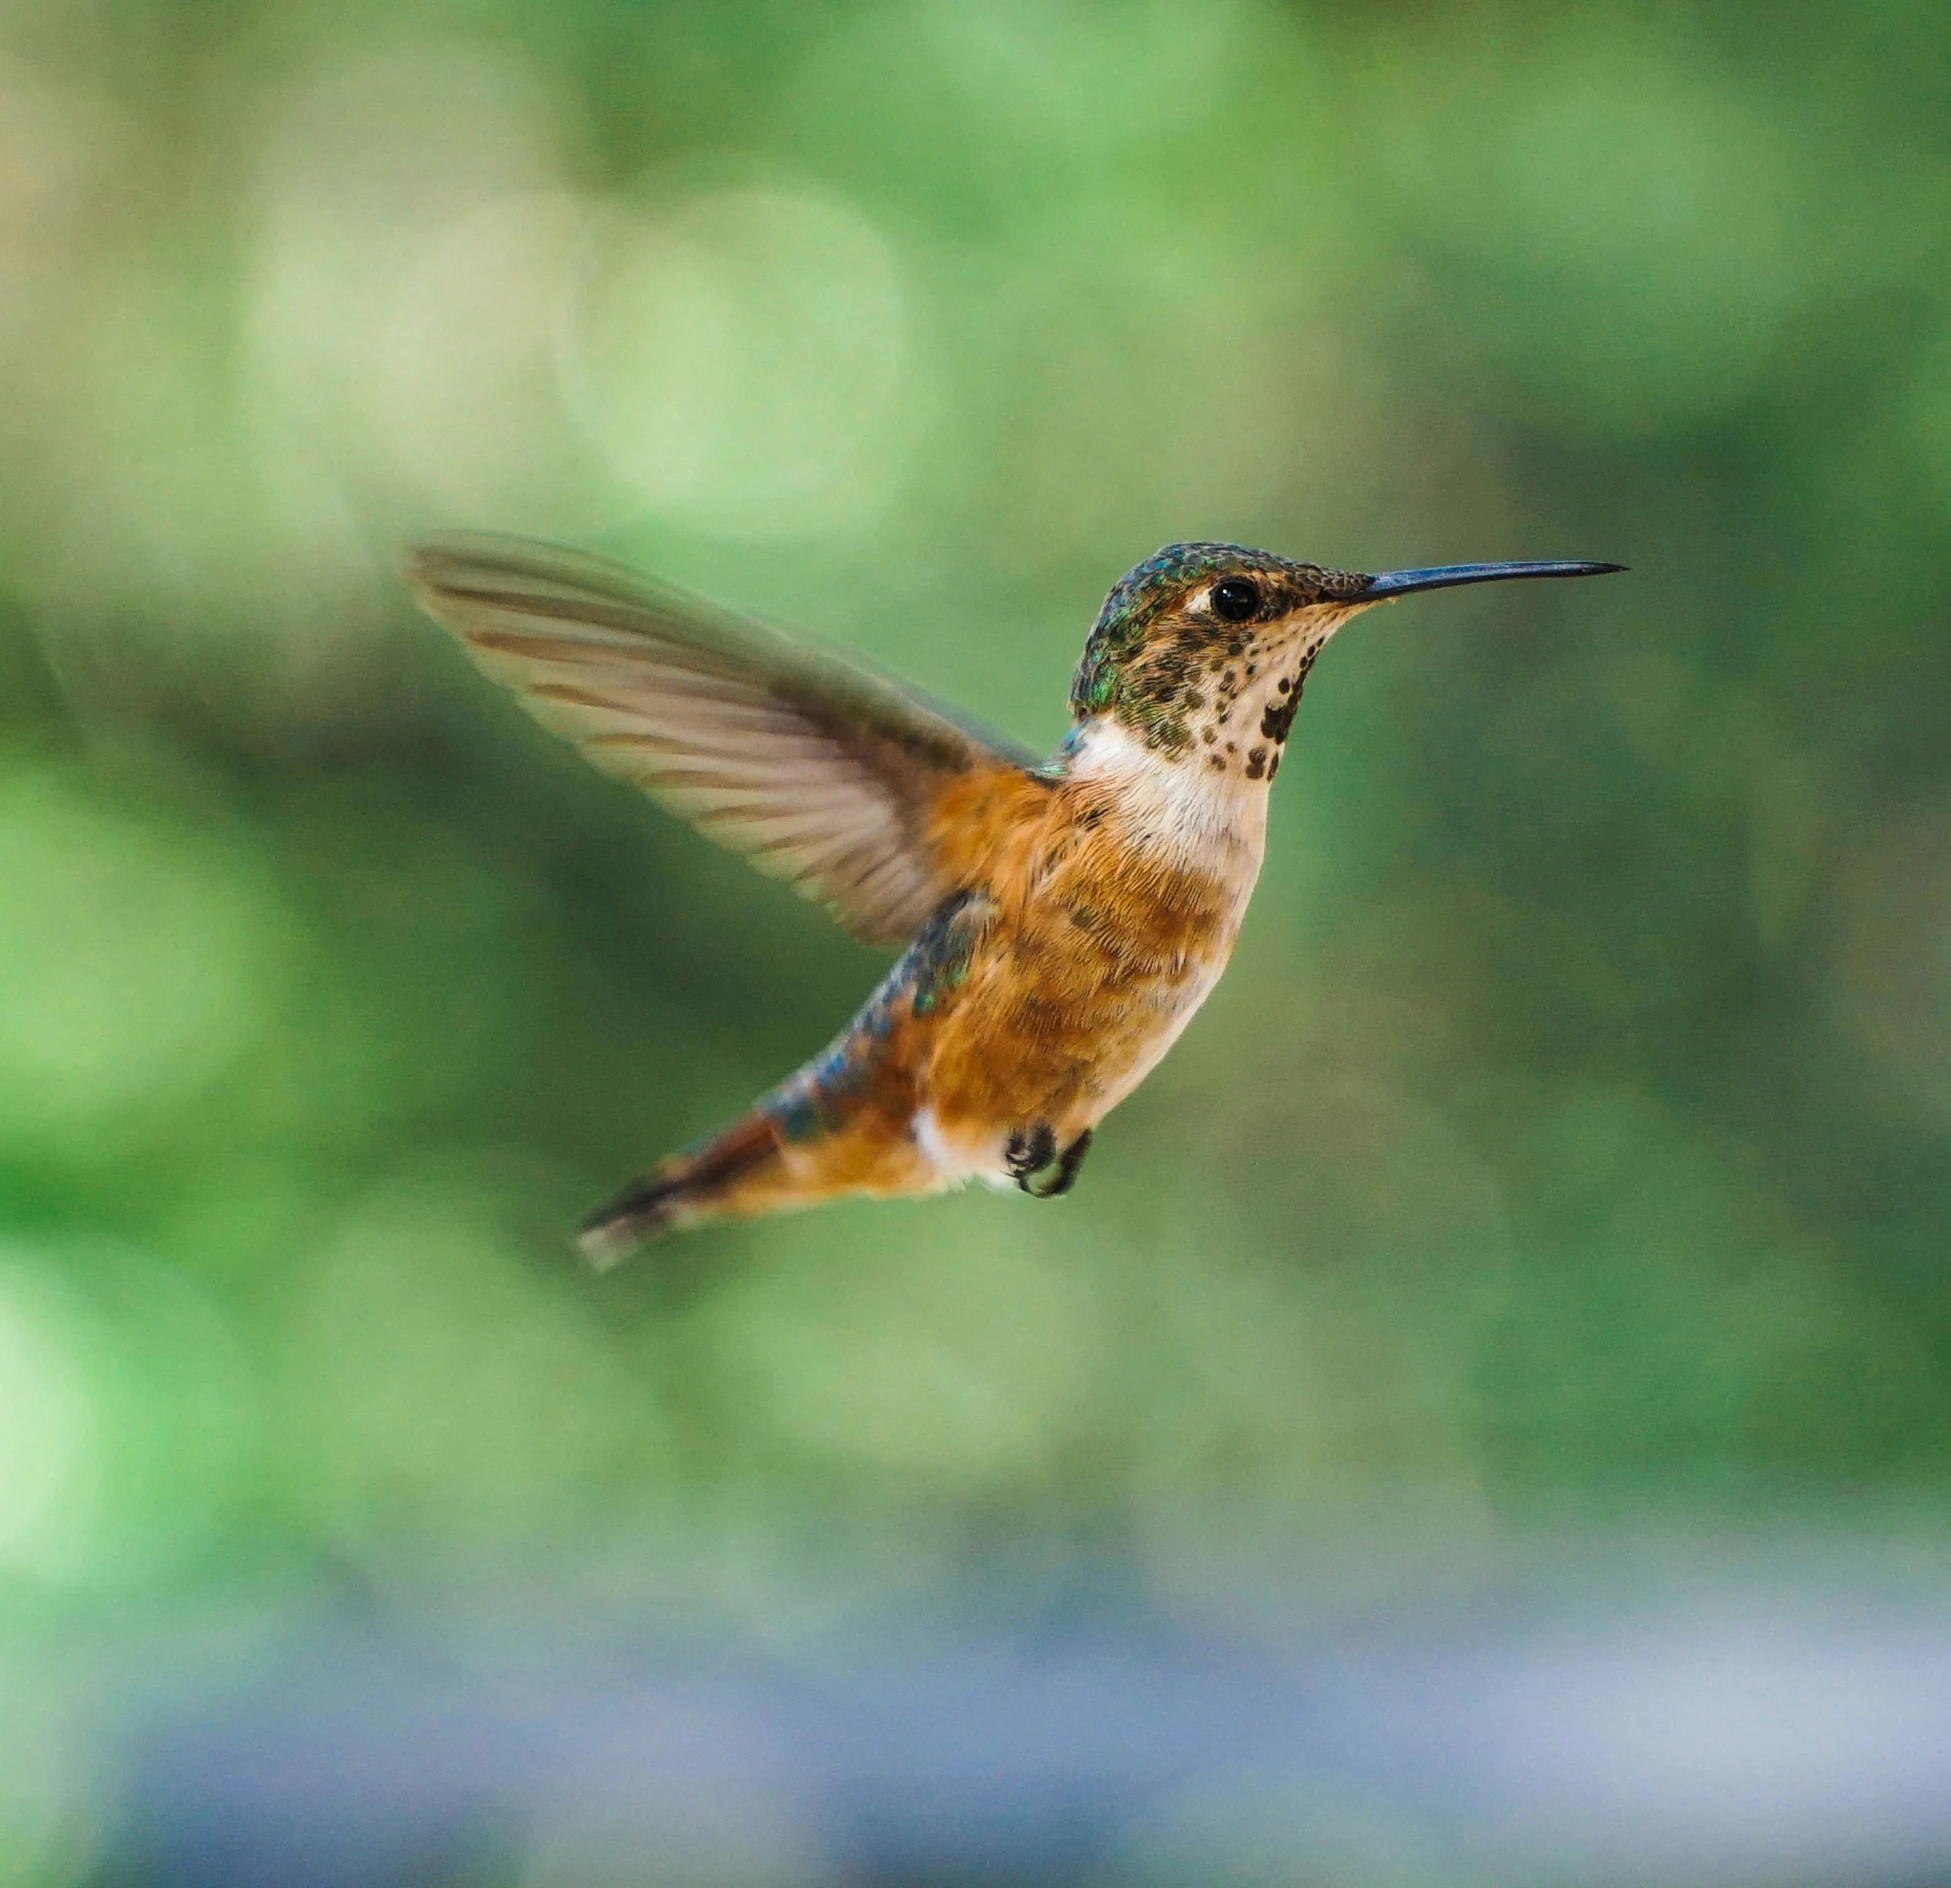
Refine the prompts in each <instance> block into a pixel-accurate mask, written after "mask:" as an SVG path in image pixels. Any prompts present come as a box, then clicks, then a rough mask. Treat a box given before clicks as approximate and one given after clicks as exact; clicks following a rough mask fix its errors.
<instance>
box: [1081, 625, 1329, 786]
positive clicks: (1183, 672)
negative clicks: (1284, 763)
mask: <svg viewBox="0 0 1951 1888" xmlns="http://www.w3.org/2000/svg"><path fill="white" fill-rule="evenodd" d="M1359 607H1360V606H1358V605H1355V606H1349V607H1347V608H1337V607H1335V606H1332V605H1322V606H1319V607H1318V608H1316V609H1313V610H1309V611H1307V612H1305V613H1304V614H1303V615H1300V616H1298V617H1295V618H1291V619H1290V620H1289V621H1288V622H1287V623H1286V624H1285V625H1283V626H1281V627H1280V628H1278V629H1274V630H1269V629H1268V628H1267V627H1265V626H1264V625H1261V626H1252V627H1248V628H1245V629H1243V630H1242V631H1241V632H1240V633H1239V634H1237V635H1232V634H1229V635H1225V636H1223V637H1218V638H1214V637H1212V636H1211V635H1210V634H1209V635H1208V636H1206V637H1204V638H1202V639H1200V641H1199V642H1198V643H1196V644H1195V643H1194V642H1193V639H1192V638H1190V637H1188V638H1184V639H1182V640H1181V641H1179V644H1178V646H1177V647H1174V646H1173V643H1172V642H1167V643H1165V644H1163V645H1157V646H1154V647H1151V648H1147V649H1146V650H1144V651H1142V652H1141V653H1140V654H1139V655H1138V656H1137V657H1136V658H1135V659H1134V660H1132V661H1131V662H1130V663H1128V664H1127V666H1126V668H1125V672H1124V676H1123V678H1122V679H1123V686H1122V687H1121V689H1120V691H1119V698H1118V700H1117V701H1116V703H1115V704H1114V705H1113V707H1112V713H1113V714H1115V715H1116V716H1117V718H1118V720H1119V721H1120V722H1122V723H1123V725H1124V726H1125V727H1126V728H1128V729H1129V730H1130V731H1131V732H1132V733H1133V734H1134V735H1135V736H1137V737H1138V738H1139V739H1140V740H1142V741H1144V743H1145V744H1146V746H1147V747H1149V748H1150V749H1152V751H1153V752H1155V753H1158V754H1161V755H1162V756H1164V757H1167V758H1170V759H1174V760H1182V761H1185V762H1187V763H1189V764H1191V765H1193V766H1196V767H1198V768H1200V770H1201V771H1202V772H1210V773H1213V774H1230V775H1233V776H1235V777H1238V778H1241V779H1246V780H1272V779H1273V777H1274V775H1275V774H1276V773H1277V772H1278V771H1279V768H1280V757H1281V752H1282V749H1283V748H1284V747H1285V745H1286V742H1287V736H1288V733H1289V731H1290V730H1291V729H1292V727H1293V725H1294V716H1295V714H1296V712H1297V711H1298V710H1299V708H1300V705H1301V693H1302V690H1303V689H1304V688H1305V687H1306V686H1307V678H1308V675H1309V672H1310V671H1311V670H1312V669H1313V667H1314V661H1315V658H1316V657H1317V656H1318V655H1319V654H1320V653H1321V649H1322V647H1323V645H1324V644H1325V643H1326V642H1327V641H1328V639H1329V637H1331V636H1332V635H1333V634H1334V633H1335V631H1336V630H1337V629H1339V628H1340V627H1341V625H1342V624H1343V623H1345V622H1346V621H1347V620H1348V619H1349V618H1350V617H1351V616H1353V615H1355V614H1356V613H1357V610H1358V609H1359Z"/></svg>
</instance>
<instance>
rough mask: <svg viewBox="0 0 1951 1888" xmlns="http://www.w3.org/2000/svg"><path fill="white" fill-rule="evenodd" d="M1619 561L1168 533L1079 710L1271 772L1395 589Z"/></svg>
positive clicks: (1085, 686) (1169, 754)
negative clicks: (1364, 625)
mask: <svg viewBox="0 0 1951 1888" xmlns="http://www.w3.org/2000/svg"><path fill="white" fill-rule="evenodd" d="M1620 568H1622V566H1620V565H1618V564H1587V563H1576V564H1573V563H1557V564H1448V565H1444V566H1442V567H1440V568H1437V569H1429V570H1399V571H1390V572H1388V573H1386V574H1384V575H1382V576H1369V575H1366V574H1364V573H1363V572H1361V571H1350V570H1329V569H1326V568H1324V567H1323V566H1321V565H1319V564H1300V563H1296V562H1294V560H1293V559H1291V558H1286V557H1281V556H1278V555H1277V554H1276V553H1274V552H1272V551H1255V550H1249V549H1247V548H1246V546H1244V545H1240V544H1168V545H1167V546H1166V547H1165V548H1164V549H1163V550H1162V551H1159V552H1158V553H1157V554H1156V555H1154V556H1152V557H1148V558H1147V559H1146V560H1145V561H1144V562H1143V563H1142V564H1139V565H1137V566H1136V567H1135V568H1134V569H1132V570H1129V571H1127V572H1126V573H1125V574H1124V576H1122V577H1121V578H1119V579H1118V581H1117V583H1116V584H1115V585H1113V586H1112V590H1111V594H1110V595H1109V596H1108V597H1106V598H1105V600H1104V608H1103V609H1102V610H1100V611H1099V612H1098V619H1097V623H1096V626H1095V627H1094V628H1093V629H1092V631H1091V636H1090V640H1089V642H1087V643H1086V644H1085V645H1084V659H1083V661H1082V662H1080V663H1079V664H1078V668H1077V678H1076V680H1075V682H1073V684H1072V685H1071V691H1070V705H1071V711H1072V713H1074V714H1075V715H1076V717H1077V719H1078V721H1079V722H1080V723H1084V722H1090V721H1093V720H1095V719H1097V718H1098V717H1100V716H1106V715H1109V716H1112V717H1114V718H1115V719H1116V720H1117V721H1119V722H1120V723H1122V724H1123V726H1124V727H1125V728H1126V729H1127V730H1128V731H1129V732H1130V733H1131V734H1132V735H1134V736H1135V737H1137V738H1138V739H1139V740H1140V741H1142V742H1143V743H1144V745H1145V746H1146V747H1147V748H1149V749H1151V750H1152V751H1153V752H1155V753H1159V754H1162V755H1163V756H1165V757H1166V758H1168V759H1195V760H1199V761H1201V762H1202V764H1203V765H1205V766H1207V767H1209V768H1211V769H1213V770H1214V771H1215V772H1239V773H1241V774H1243V775H1244V776H1245V777H1246V778H1248V779H1250V780H1261V779H1267V780H1271V779H1272V778H1273V775H1274V771H1275V769H1276V768H1277V767H1278V766H1279V765H1280V750H1281V746H1282V743H1284V742H1285V741H1286V739H1287V731H1288V729H1289V728H1290V727H1291V726H1292V724H1293V720H1294V711H1295V709H1296V708H1297V707H1299V705H1300V700H1301V689H1302V687H1303V685H1304V684H1305V683H1306V681H1307V676H1308V671H1309V669H1311V668H1312V667H1313V665H1314V658H1315V657H1316V656H1317V655H1318V654H1319V653H1320V651H1321V647H1322V645H1323V644H1324V643H1325V642H1326V641H1327V640H1328V638H1329V637H1330V636H1332V635H1333V634H1334V633H1335V631H1336V630H1338V629H1339V628H1340V627H1341V626H1342V624H1344V623H1345V622H1347V621H1348V620H1349V618H1350V617H1353V616H1358V615H1360V614H1361V612H1362V611H1363V610H1367V609H1372V608H1373V607H1374V606H1375V605H1376V604H1378V603H1386V602H1388V601H1389V600H1390V599H1391V598H1393V597H1398V596H1405V595H1407V594H1409V593H1410V592H1411V591H1415V590H1436V589H1441V588H1444V587H1446V586H1448V585H1451V584H1462V583H1489V582H1493V581H1495V580H1497V579H1500V578H1507V577H1587V576H1596V575H1598V574H1599V573H1600V572H1603V571H1609V570H1618V569H1620Z"/></svg>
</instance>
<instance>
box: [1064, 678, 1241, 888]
mask: <svg viewBox="0 0 1951 1888" xmlns="http://www.w3.org/2000/svg"><path fill="white" fill-rule="evenodd" d="M1062 764H1063V771H1064V774H1065V777H1066V778H1067V779H1070V780H1074V781H1076V782H1078V783H1079V784H1080V785H1083V786H1087V787H1093V788H1098V789H1101V790H1103V791H1104V792H1106V793H1107V794H1108V795H1109V797H1110V799H1111V802H1112V804H1113V805H1114V806H1115V807H1116V808H1117V812H1118V829H1119V832H1120V836H1121V838H1122V839H1123V840H1124V841H1125V842H1126V843H1128V844H1132V845H1136V846H1140V847H1143V848H1145V849H1146V850H1150V851H1155V852H1158V853H1161V854H1163V855H1165V856H1166V857H1167V858H1168V859H1169V860H1171V861H1172V862H1173V863H1175V864H1176V865H1179V866H1192V867H1198V868H1200V869H1201V870H1204V871H1208V872H1213V873H1217V874H1218V875H1220V876H1221V877H1225V878H1235V879H1238V880H1239V881H1240V882H1241V883H1242V884H1243V885H1244V886H1246V887H1247V888H1249V889H1250V888H1251V886H1252V884H1253V881H1254V879H1255V877H1257V876H1258V874H1259V870H1260V860H1261V857H1262V854H1263V853H1264V851H1265V847H1266V836H1267V781H1266V774H1265V771H1264V769H1263V770H1262V773H1261V776H1260V778H1259V779H1257V780H1250V779H1248V778H1247V776H1246V774H1245V772H1244V771H1243V770H1241V769H1238V768H1231V769H1228V770H1226V771H1224V772H1215V771H1214V770H1213V769H1212V768H1210V767H1207V766H1205V765H1203V764H1202V763H1201V761H1200V759H1199V758H1198V756H1197V755H1196V754H1194V753H1190V752H1184V753H1180V754H1177V755H1174V754H1170V753H1167V752H1165V751H1163V750H1162V749H1161V748H1159V747H1158V746H1156V745H1154V744H1152V743H1149V742H1147V741H1146V740H1145V738H1144V736H1143V735H1142V734H1141V733H1138V732H1134V730H1133V729H1131V728H1130V727H1128V726H1127V725H1126V724H1125V723H1124V722H1123V721H1122V720H1120V719H1119V718H1118V717H1117V716H1116V715H1109V714H1104V715H1094V716H1092V717H1091V719H1090V720H1088V721H1084V722H1080V723H1079V724H1078V726H1077V727H1076V728H1074V729H1073V730H1072V732H1071V736H1070V739H1069V740H1067V741H1066V742H1065V743H1064V748H1063V755H1062Z"/></svg>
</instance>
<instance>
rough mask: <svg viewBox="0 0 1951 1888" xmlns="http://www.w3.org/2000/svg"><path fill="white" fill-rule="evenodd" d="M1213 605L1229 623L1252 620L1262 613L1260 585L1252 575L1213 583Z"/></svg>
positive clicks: (1216, 611) (1216, 612)
mask: <svg viewBox="0 0 1951 1888" xmlns="http://www.w3.org/2000/svg"><path fill="white" fill-rule="evenodd" d="M1212 606H1213V614H1214V615H1215V616H1218V617H1223V618H1224V619H1225V620H1226V621H1227V622H1229V623H1245V622H1250V621H1251V620H1252V619H1253V618H1254V617H1256V616H1258V615H1259V614H1260V586H1259V585H1258V584H1257V583H1255V582H1254V581H1253V579H1252V578H1251V577H1228V578H1227V579H1226V581H1225V582H1224V583H1216V584H1214V585H1213V594H1212Z"/></svg>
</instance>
